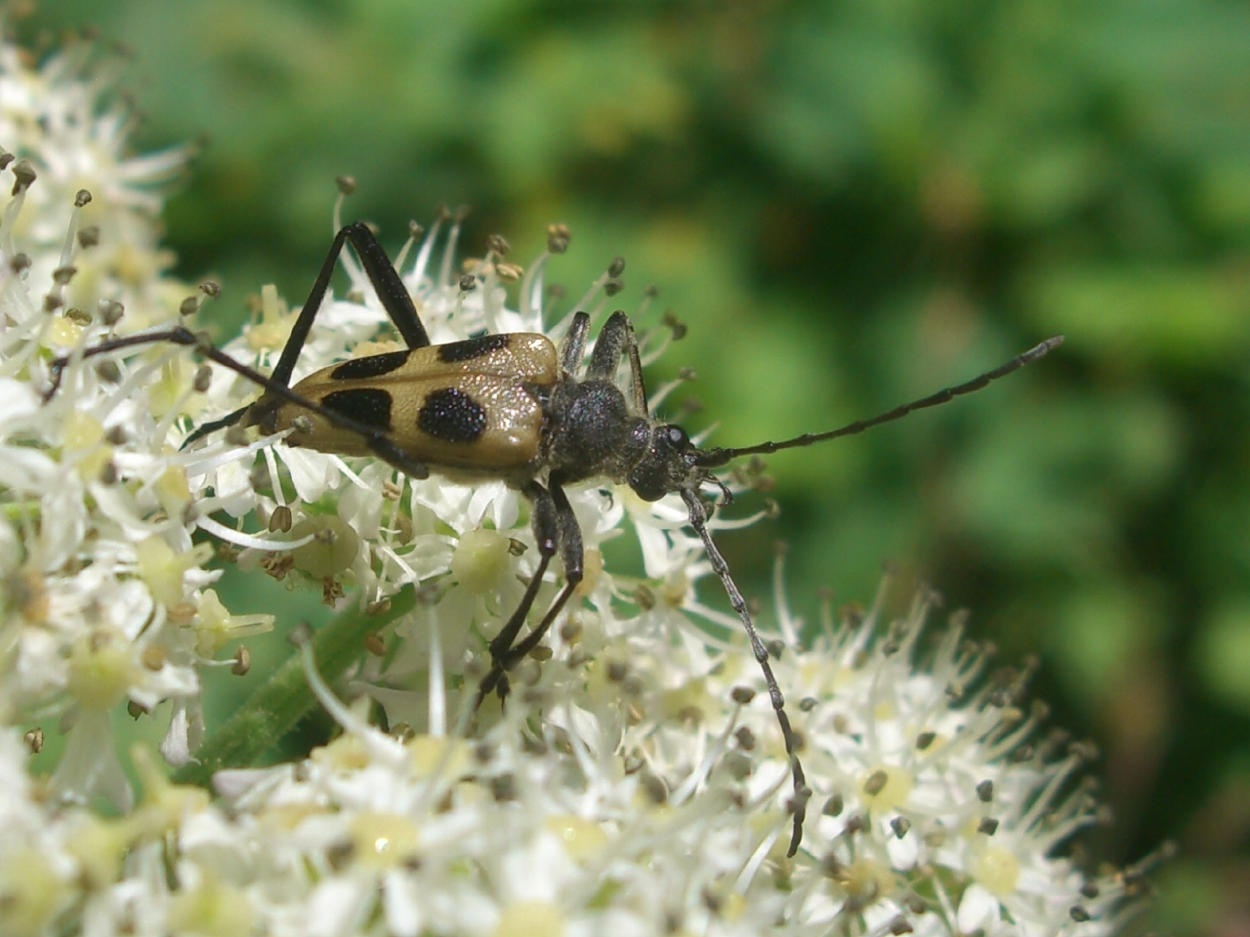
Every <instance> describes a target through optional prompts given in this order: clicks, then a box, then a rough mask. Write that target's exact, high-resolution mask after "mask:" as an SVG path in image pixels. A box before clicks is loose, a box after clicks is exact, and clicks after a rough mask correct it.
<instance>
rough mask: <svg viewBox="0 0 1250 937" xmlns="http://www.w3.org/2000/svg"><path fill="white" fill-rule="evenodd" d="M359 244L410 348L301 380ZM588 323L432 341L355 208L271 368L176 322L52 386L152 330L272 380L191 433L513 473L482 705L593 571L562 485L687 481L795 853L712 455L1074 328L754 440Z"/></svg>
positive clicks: (583, 319) (58, 362)
mask: <svg viewBox="0 0 1250 937" xmlns="http://www.w3.org/2000/svg"><path fill="white" fill-rule="evenodd" d="M348 243H350V244H351V245H352V248H353V250H354V251H355V253H356V254H357V256H358V257H359V258H360V262H361V265H362V267H363V269H364V271H365V273H366V275H367V276H368V278H369V281H370V283H371V284H372V286H373V288H374V290H375V291H376V292H377V295H378V298H379V299H380V301H381V303H382V305H383V307H384V308H385V310H386V313H387V315H388V317H389V318H390V320H391V322H392V323H393V324H394V325H395V328H396V329H397V330H398V331H399V333H400V335H401V336H402V337H403V339H404V342H405V344H406V346H407V347H406V348H405V349H403V350H401V351H393V352H386V353H382V354H374V355H368V356H363V357H357V358H350V359H347V360H346V361H343V362H340V363H338V364H334V365H330V366H329V367H326V368H322V369H320V370H318V371H316V372H314V373H312V374H310V375H308V376H307V377H305V378H303V379H302V380H300V381H299V382H298V383H296V384H295V385H294V386H292V385H291V377H292V374H293V371H294V368H295V364H296V362H297V360H298V358H299V355H300V352H301V350H302V349H303V346H304V343H305V341H306V340H307V338H308V334H309V331H310V329H311V328H312V324H313V321H314V319H315V317H316V315H317V312H318V310H319V308H320V306H321V303H322V300H323V299H324V298H325V294H326V291H327V289H328V288H329V284H330V279H331V277H332V275H333V273H334V270H335V266H336V264H337V263H338V258H339V255H340V253H341V252H342V250H343V248H344V246H345V245H346V244H348ZM589 332H590V317H589V316H588V315H587V314H586V313H585V312H581V311H578V312H576V313H575V314H574V315H573V317H572V320H571V325H570V326H569V330H568V333H567V334H566V335H565V336H564V337H563V339H562V341H561V343H560V345H559V347H557V346H556V345H555V344H553V343H552V341H551V340H550V339H549V338H547V336H545V335H542V334H539V333H501V334H488V335H482V336H479V337H476V338H469V339H466V340H464V341H458V342H452V343H450V344H443V345H434V344H432V343H431V342H430V339H429V336H428V334H427V333H426V330H425V326H424V325H423V324H422V322H421V319H420V316H419V315H418V313H417V310H416V307H415V305H414V304H413V301H412V299H411V297H410V296H409V295H408V291H407V289H406V288H405V287H404V285H403V282H402V280H401V278H400V275H399V273H398V272H397V271H396V269H395V267H394V265H393V264H392V263H391V261H390V259H389V258H388V257H387V255H386V252H385V251H384V249H383V248H382V246H381V245H380V244H379V243H378V240H377V238H376V237H375V235H374V234H373V232H372V231H371V230H370V228H369V227H368V226H367V225H366V224H364V223H363V222H359V221H358V222H354V223H352V224H348V225H346V226H344V227H342V228H341V229H340V230H339V231H338V233H337V234H336V235H335V237H334V240H333V243H332V244H331V246H330V249H329V251H328V253H327V254H326V258H325V261H324V262H323V263H322V266H321V270H320V272H319V273H318V275H317V278H316V280H315V281H314V283H313V286H312V289H311V290H310V292H309V295H308V299H307V301H306V302H305V303H304V306H303V308H302V309H301V311H300V314H299V316H298V318H297V320H296V322H295V325H294V327H293V328H292V330H291V334H290V337H289V339H288V340H287V343H286V345H285V346H284V347H283V349H282V353H281V355H280V357H279V359H278V363H277V365H276V366H275V367H274V369H273V371H272V373H270V374H269V375H264V374H261V373H260V372H258V371H256V370H255V369H253V368H251V367H249V366H247V365H244V364H242V363H240V362H238V361H235V360H234V359H233V358H231V357H230V356H229V355H227V354H225V353H224V352H223V351H221V350H220V349H218V348H217V347H216V346H214V345H213V344H212V343H211V342H209V341H208V340H207V339H206V338H204V337H202V336H200V335H197V334H195V333H193V332H191V331H190V330H189V329H186V328H184V327H181V326H178V327H174V328H171V329H165V330H161V331H155V332H148V333H143V334H138V335H131V336H126V337H124V338H115V339H111V340H106V341H104V342H102V343H100V344H98V345H96V346H94V347H92V348H89V349H86V350H84V351H80V352H77V353H74V354H70V355H65V356H62V357H59V358H56V359H54V360H53V361H52V362H51V365H50V377H51V383H50V387H49V389H48V390H47V391H46V392H45V400H46V399H51V397H52V395H53V394H54V393H55V392H56V390H57V388H58V386H59V385H60V383H61V379H62V376H63V373H64V370H65V368H66V367H67V365H69V363H70V362H71V361H74V360H81V359H85V358H91V357H94V356H96V355H101V354H106V353H109V352H112V351H116V350H118V349H123V348H127V347H131V346H135V345H140V344H146V343H152V342H170V343H174V344H178V345H184V346H190V347H192V348H193V349H195V350H196V351H197V352H198V353H200V354H202V355H203V356H204V357H206V358H208V359H210V360H212V361H214V362H217V363H218V364H220V365H223V366H224V367H226V368H229V369H231V370H233V371H235V372H236V373H238V374H240V375H242V376H243V377H245V378H247V379H248V380H250V381H253V382H255V383H256V384H257V385H259V386H260V387H261V388H263V392H262V393H261V396H260V397H259V398H258V399H257V400H256V401H255V402H253V403H251V404H249V405H247V406H245V407H241V408H240V409H238V410H235V411H234V412H233V413H230V414H227V415H226V416H224V417H222V418H221V419H218V420H215V421H213V422H210V423H206V424H204V425H202V426H200V427H199V428H198V429H196V430H195V431H193V432H192V433H191V434H190V435H189V436H188V437H187V439H186V441H185V442H184V444H183V445H184V446H185V445H187V444H190V443H192V442H195V441H196V440H198V439H201V438H203V437H204V436H206V435H208V434H209V433H212V432H215V431H217V430H220V429H222V428H224V427H228V426H232V425H235V424H239V423H242V424H243V425H245V426H252V425H255V426H258V427H260V429H261V430H262V431H263V432H265V433H266V434H274V433H282V432H286V433H287V435H286V437H285V442H286V443H287V444H288V445H292V446H306V447H308V448H312V449H316V450H320V451H326V452H336V453H339V454H343V455H372V456H376V457H378V458H381V459H383V460H385V461H386V462H387V463H389V464H390V465H391V466H393V467H394V468H396V469H398V470H399V471H401V472H403V473H405V474H407V475H409V476H410V477H412V478H415V479H423V478H426V477H427V476H428V475H429V474H430V472H431V470H435V471H437V472H438V473H439V474H441V475H443V476H446V477H450V478H452V479H455V480H469V481H471V480H473V479H501V480H503V481H505V482H506V483H508V484H509V485H511V486H512V487H515V488H517V489H518V490H520V492H521V493H522V494H524V495H525V497H526V498H527V499H528V500H529V501H530V502H531V504H532V512H531V521H530V523H531V526H532V528H533V532H534V537H535V541H536V543H537V547H538V556H539V559H538V564H537V568H536V569H535V571H534V574H533V576H532V577H531V578H530V580H529V582H528V583H527V585H526V588H525V591H524V593H523V595H522V597H521V600H520V602H519V604H518V606H517V608H516V609H515V610H514V611H513V613H512V615H511V616H510V617H509V618H508V620H507V622H505V623H504V625H503V627H502V628H501V629H500V631H499V633H498V634H497V635H496V636H495V637H494V638H493V639H492V640H491V641H490V643H489V645H488V649H489V652H490V657H491V667H490V670H489V672H488V673H487V674H486V676H485V677H484V678H483V679H482V681H481V683H480V685H479V687H478V692H477V704H478V705H480V704H481V702H482V701H483V700H484V699H485V698H486V697H487V696H488V695H489V694H490V693H491V692H498V693H499V695H500V696H501V697H502V696H504V695H505V694H506V693H507V689H508V684H507V672H508V670H509V669H510V668H511V667H513V666H514V665H515V664H516V663H517V662H518V661H520V660H521V659H522V658H523V657H525V656H526V655H527V654H529V653H530V652H531V651H532V650H534V649H535V648H536V647H537V646H538V644H539V642H541V641H542V639H543V637H544V636H545V634H546V633H547V631H548V630H549V629H550V627H551V625H552V623H553V622H554V621H555V620H556V618H557V617H558V616H559V614H560V612H561V610H562V609H563V608H564V606H565V605H566V604H567V603H568V601H569V599H570V598H571V597H572V595H573V592H574V590H575V589H576V588H577V585H578V584H579V583H580V582H581V580H582V578H583V575H584V570H585V567H584V555H583V554H584V551H583V545H582V535H581V530H580V528H579V527H578V524H577V519H576V517H575V516H574V514H573V509H572V507H571V506H570V504H569V500H568V497H567V496H566V494H565V488H566V487H567V486H569V485H572V484H576V483H579V482H583V481H587V480H591V479H608V480H610V481H612V482H615V483H618V484H626V485H628V486H629V487H630V488H631V489H632V490H633V491H634V493H635V494H637V495H638V496H639V497H640V498H642V499H643V500H645V501H657V500H659V499H660V498H663V497H665V496H666V495H668V494H674V493H675V494H678V495H680V497H681V499H682V501H683V502H684V503H685V506H686V510H687V513H688V519H689V524H690V527H691V528H692V529H693V530H694V531H695V532H696V533H697V534H698V536H699V538H700V540H701V541H702V543H703V547H704V549H705V550H706V552H707V556H708V559H709V561H710V563H711V566H712V570H713V571H714V572H715V574H716V576H717V577H718V578H719V579H720V582H721V585H722V586H723V588H724V590H725V593H726V595H727V596H728V598H729V604H730V605H731V606H732V608H733V610H734V612H735V613H736V614H737V616H738V618H739V620H740V621H741V623H742V627H743V629H744V630H745V631H746V634H747V638H748V640H749V642H750V645H751V652H752V654H753V656H754V657H755V660H756V662H757V663H758V665H759V667H760V670H761V672H762V674H763V677H764V683H765V686H766V687H767V690H768V696H769V700H770V702H771V704H772V708H773V711H774V714H775V717H776V719H777V722H778V724H779V726H780V728H781V734H782V739H783V741H784V744H785V749H786V755H787V758H788V760H789V765H790V774H791V778H792V782H793V788H794V796H793V799H792V801H791V803H790V809H791V811H792V813H793V818H792V822H793V830H792V833H791V837H790V845H789V850H788V855H794V854H795V853H796V852H797V850H798V847H799V844H800V842H801V839H802V832H803V820H804V816H805V809H806V802H807V799H808V798H809V797H810V793H811V792H810V790H808V788H807V786H806V780H805V777H804V774H803V767H802V763H801V762H800V759H799V747H800V743H799V738H798V735H797V733H796V732H795V731H794V729H793V727H792V726H791V724H790V719H789V716H788V715H787V713H786V709H785V700H784V697H783V695H782V692H781V688H780V687H779V686H778V684H777V680H776V678H775V677H774V675H773V670H772V667H771V666H770V664H769V654H768V650H767V649H766V648H765V645H764V643H763V641H762V640H761V639H760V636H759V633H758V632H757V630H756V628H755V624H754V621H753V620H752V617H751V613H750V611H749V609H748V607H747V603H746V601H745V600H744V598H743V596H742V593H741V592H740V591H739V589H738V586H737V585H736V583H735V582H734V579H733V577H732V575H731V574H730V571H729V566H728V564H727V563H726V562H725V559H724V557H723V556H722V555H721V553H720V551H719V550H718V549H717V546H716V543H715V542H714V541H713V540H712V537H711V535H710V533H709V531H708V525H707V521H708V518H709V507H708V505H706V504H705V503H704V500H703V498H702V496H701V492H702V491H703V490H704V489H705V488H707V487H708V486H715V487H716V488H718V489H719V491H720V493H721V497H722V503H725V502H727V501H728V498H729V489H728V488H727V487H726V486H725V484H724V483H723V482H721V481H720V480H719V479H718V478H717V477H716V475H715V474H714V471H713V470H715V469H719V468H723V467H725V466H727V465H728V464H729V463H730V462H731V461H733V460H734V459H737V458H739V457H741V456H745V455H755V454H766V453H771V452H777V451H780V450H782V449H791V448H796V447H800V446H809V445H812V444H814V443H818V442H823V441H826V440H830V439H834V438H837V437H839V436H849V435H853V434H855V433H860V432H863V431H864V430H866V429H868V428H870V427H873V426H877V425H880V424H882V423H888V422H891V421H893V420H897V419H900V418H902V417H904V416H906V415H907V414H908V413H911V412H912V411H914V410H918V409H922V408H925V407H932V406H937V405H939V404H942V403H945V402H947V401H948V400H950V399H952V398H953V397H956V396H959V395H961V394H967V393H971V392H973V391H976V390H979V389H980V388H982V387H984V386H985V385H987V384H989V383H990V382H991V381H993V380H996V379H998V378H1000V377H1003V376H1004V375H1007V374H1010V373H1011V372H1012V371H1015V370H1017V369H1018V368H1020V367H1022V366H1024V365H1025V364H1028V363H1029V362H1031V361H1035V360H1037V359H1038V358H1041V357H1042V356H1043V355H1045V354H1047V353H1048V352H1049V351H1051V350H1052V349H1053V348H1055V347H1056V346H1057V345H1058V344H1059V343H1060V342H1062V341H1063V337H1062V336H1055V337H1052V338H1049V339H1047V340H1046V341H1044V342H1041V343H1040V344H1038V345H1035V346H1034V347H1033V348H1030V349H1029V350H1027V351H1025V352H1023V353H1022V354H1020V355H1017V356H1016V357H1014V358H1012V359H1011V360H1009V361H1007V362H1005V363H1004V364H1002V365H1000V366H999V367H997V368H994V369H993V370H990V371H986V372H984V373H983V374H980V375H978V376H977V377H975V378H972V379H971V380H969V381H965V382H964V383H962V384H957V385H954V386H951V387H947V388H944V389H942V390H939V391H937V392H936V393H933V394H929V395H928V396H925V397H921V398H919V399H917V400H913V401H911V402H910V403H906V404H902V405H901V406H898V407H895V408H893V409H891V410H888V411H886V412H884V413H881V414H878V415H877V416H874V417H871V418H869V419H865V420H856V421H855V422H853V423H848V424H847V425H845V426H842V427H839V428H837V429H833V430H828V431H825V432H819V433H805V434H802V435H800V436H794V437H792V438H789V439H783V440H779V441H769V442H762V443H757V444H755V445H750V446H739V447H713V448H708V449H701V448H699V446H697V445H696V444H695V443H693V442H692V441H691V439H690V437H689V436H688V435H687V434H686V432H685V431H684V430H683V429H682V428H681V427H680V426H677V425H676V424H673V423H666V422H663V421H661V420H659V419H656V418H655V417H653V416H652V414H651V412H650V409H649V406H648V401H647V393H646V387H645V384H644V381H643V374H642V364H641V361H640V358H639V352H638V342H637V339H636V337H635V334H634V328H633V324H632V323H631V321H630V319H629V317H628V316H626V314H625V313H624V312H620V311H618V312H614V313H612V315H611V316H610V317H609V318H608V320H607V322H606V323H605V324H604V325H603V327H602V329H601V330H600V332H599V334H598V336H597V338H596V340H595V342H594V345H593V348H592V349H591V351H590V354H589V358H588V359H587V354H586V351H587V346H588V341H589ZM622 361H624V362H625V364H626V366H627V368H628V371H629V380H628V386H627V387H625V388H621V387H620V386H618V383H617V380H616V375H617V371H618V368H619V366H620V364H621V362H622ZM557 554H558V555H559V557H560V562H561V565H562V566H563V571H564V585H563V587H562V588H561V589H560V591H559V592H558V593H557V595H556V597H555V599H554V600H553V601H552V603H551V605H550V606H549V607H548V609H547V610H546V612H545V613H544V614H543V616H542V618H541V619H540V620H539V622H538V624H537V625H535V626H534V627H533V628H532V629H531V630H530V632H529V633H528V634H527V635H525V637H524V638H522V637H521V629H522V627H523V625H524V622H525V619H526V618H527V616H528V615H529V612H530V610H531V608H532V607H533V604H534V601H535V599H536V597H537V595H538V590H539V588H540V586H541V584H542V582H543V578H544V576H545V575H546V572H547V569H548V567H549V565H550V563H551V561H552V559H553V558H554V557H555V556H556V555H557Z"/></svg>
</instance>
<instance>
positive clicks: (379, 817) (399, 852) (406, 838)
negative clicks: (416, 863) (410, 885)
mask: <svg viewBox="0 0 1250 937" xmlns="http://www.w3.org/2000/svg"><path fill="white" fill-rule="evenodd" d="M350 830H351V838H352V845H353V846H354V847H355V849H354V854H355V856H356V858H357V860H358V861H359V862H360V863H361V864H362V865H364V866H367V867H370V868H373V869H388V868H395V867H398V866H402V865H403V864H404V863H406V862H408V861H410V860H411V859H412V858H413V857H414V856H415V855H416V852H417V845H418V843H419V841H420V835H419V833H418V830H417V827H416V826H415V825H414V824H413V822H412V821H411V820H410V819H409V818H408V817H406V816H403V815H402V814H398V813H373V812H362V813H358V814H356V816H354V817H353V818H352V821H351V825H350Z"/></svg>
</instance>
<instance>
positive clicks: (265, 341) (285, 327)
mask: <svg viewBox="0 0 1250 937" xmlns="http://www.w3.org/2000/svg"><path fill="white" fill-rule="evenodd" d="M294 324H295V319H294V317H293V316H291V315H290V314H289V313H288V310H287V308H286V303H284V302H283V301H282V300H281V299H279V298H278V288H277V287H276V286H274V285H273V284H272V283H266V284H265V285H264V286H262V287H261V289H260V321H259V322H257V323H255V324H253V325H251V326H249V327H248V328H247V329H246V330H245V333H244V334H245V335H246V336H247V345H248V347H249V348H251V349H252V350H253V351H266V350H268V349H270V348H281V347H282V346H283V345H285V344H286V340H287V337H288V336H289V335H290V334H291V327H292V326H293V325H294Z"/></svg>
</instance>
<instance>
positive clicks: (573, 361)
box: [560, 312, 590, 374]
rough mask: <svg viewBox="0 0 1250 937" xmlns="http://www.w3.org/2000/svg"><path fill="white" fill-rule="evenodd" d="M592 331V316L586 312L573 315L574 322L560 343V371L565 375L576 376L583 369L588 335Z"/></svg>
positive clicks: (570, 324)
mask: <svg viewBox="0 0 1250 937" xmlns="http://www.w3.org/2000/svg"><path fill="white" fill-rule="evenodd" d="M589 331H590V316H588V315H586V313H584V312H575V313H573V321H572V322H571V323H569V330H568V333H567V334H566V335H565V336H564V341H562V342H561V343H560V370H562V371H563V372H564V373H565V374H576V373H577V372H578V371H580V370H581V367H582V356H583V355H584V354H586V335H587V333H588V332H589Z"/></svg>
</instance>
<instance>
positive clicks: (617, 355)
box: [586, 310, 648, 416]
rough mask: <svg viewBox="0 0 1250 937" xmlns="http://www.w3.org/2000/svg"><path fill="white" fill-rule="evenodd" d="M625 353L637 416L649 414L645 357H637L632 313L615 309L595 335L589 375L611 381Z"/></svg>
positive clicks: (590, 377)
mask: <svg viewBox="0 0 1250 937" xmlns="http://www.w3.org/2000/svg"><path fill="white" fill-rule="evenodd" d="M622 355H624V356H625V357H626V358H627V359H628V361H629V393H630V398H631V401H632V403H633V405H634V410H635V411H636V415H638V416H647V414H648V410H647V387H646V384H645V383H644V381H643V378H642V361H641V360H640V359H639V357H638V339H637V337H636V336H635V335H634V325H633V323H632V322H630V321H629V316H627V315H625V313H623V312H621V311H619V310H618V311H616V312H614V313H612V315H611V316H610V317H609V318H608V321H607V322H605V323H604V326H603V328H602V329H601V330H600V331H599V337H598V338H596V339H595V350H594V351H593V352H591V354H590V366H589V368H587V370H586V377H587V378H588V379H590V380H601V381H611V380H613V379H614V378H615V377H616V368H617V365H618V364H619V363H620V361H621V356H622Z"/></svg>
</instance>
